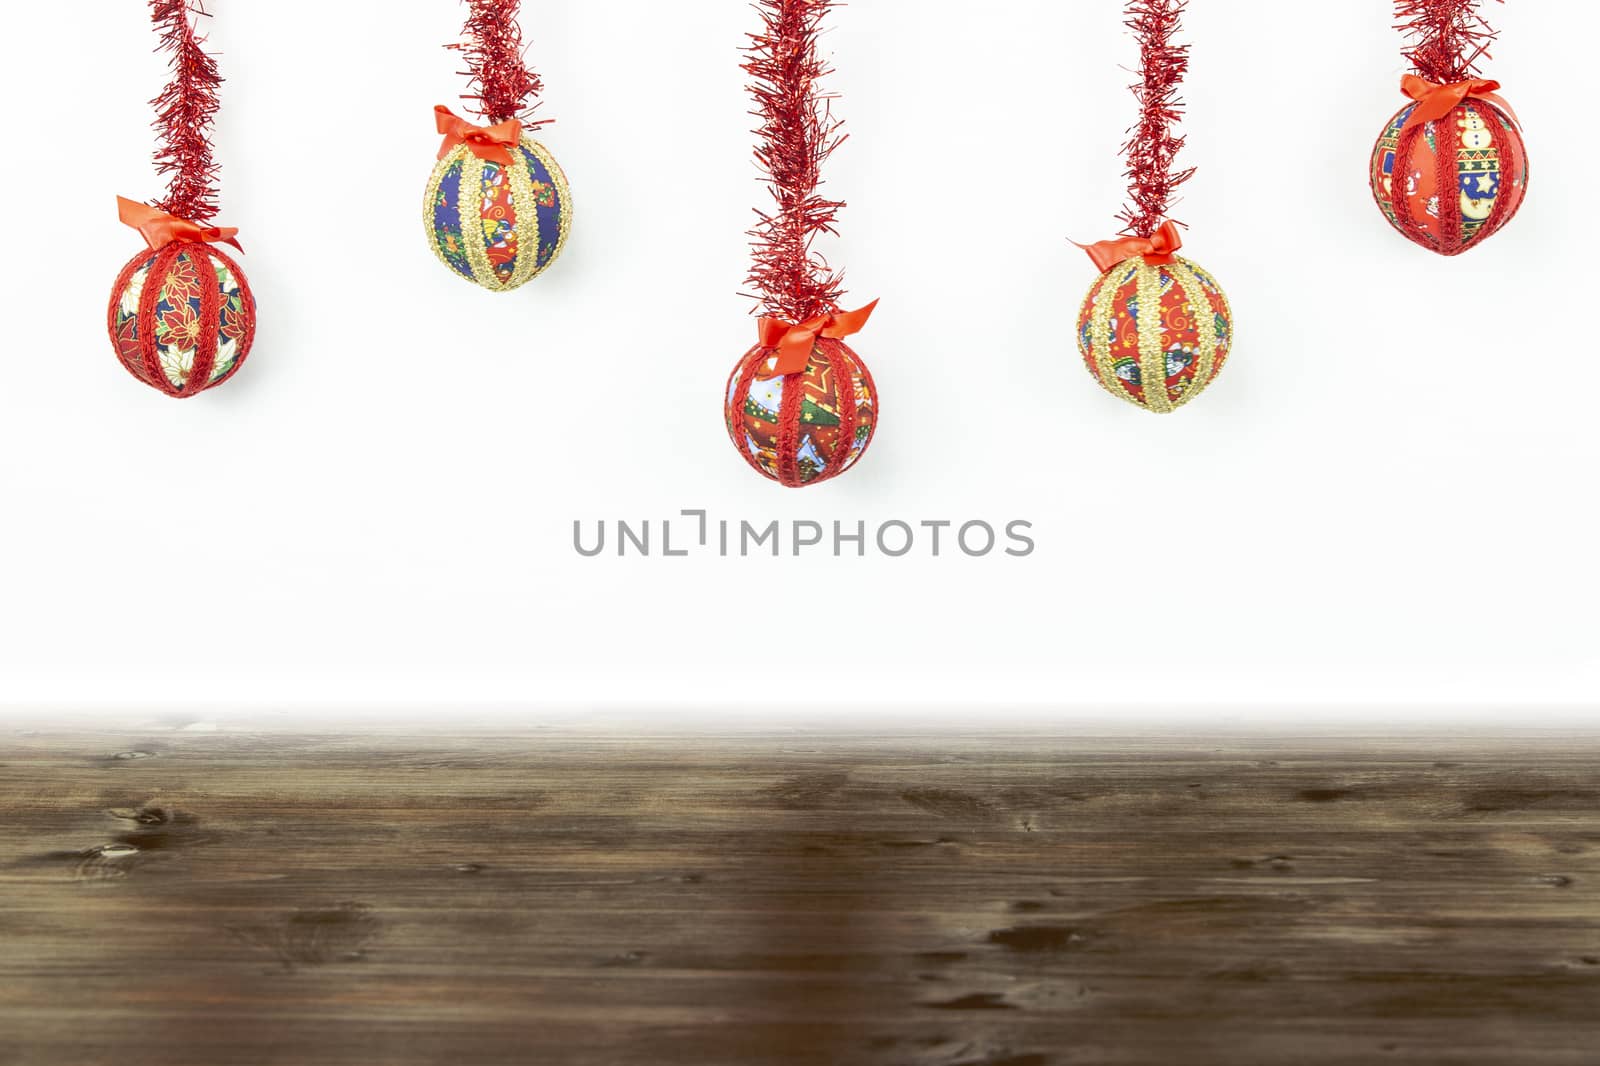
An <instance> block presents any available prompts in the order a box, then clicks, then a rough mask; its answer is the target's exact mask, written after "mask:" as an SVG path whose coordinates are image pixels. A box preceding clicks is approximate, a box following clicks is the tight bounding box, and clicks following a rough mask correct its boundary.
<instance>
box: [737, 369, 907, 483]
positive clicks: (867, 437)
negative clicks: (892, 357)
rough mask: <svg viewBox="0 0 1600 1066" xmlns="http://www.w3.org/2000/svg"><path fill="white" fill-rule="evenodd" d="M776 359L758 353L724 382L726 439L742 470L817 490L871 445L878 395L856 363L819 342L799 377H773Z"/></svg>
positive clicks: (854, 462)
mask: <svg viewBox="0 0 1600 1066" xmlns="http://www.w3.org/2000/svg"><path fill="white" fill-rule="evenodd" d="M775 363H776V354H775V352H774V350H773V349H772V348H771V347H767V346H762V345H758V346H757V347H755V348H752V349H750V351H749V352H747V353H745V356H744V358H743V359H741V360H740V361H739V365H738V366H736V367H735V368H734V371H733V375H732V376H731V377H730V378H729V379H728V391H727V405H726V410H725V413H726V416H727V423H728V434H729V436H730V437H731V438H732V440H733V444H734V447H736V448H738V449H739V454H740V455H742V456H744V459H745V462H747V463H749V464H750V465H751V466H752V467H754V468H755V470H756V471H757V472H758V473H760V474H762V475H763V476H764V477H767V478H769V479H771V480H773V481H776V482H778V483H779V484H781V485H784V486H787V487H789V488H802V487H805V486H808V485H820V484H821V483H822V482H824V481H828V480H831V479H832V478H835V477H838V476H839V475H840V474H842V473H844V472H845V471H846V470H849V469H850V468H851V467H852V466H854V465H855V464H856V463H857V462H859V461H860V459H861V456H862V455H863V454H864V453H865V452H866V450H867V446H868V445H869V444H871V443H872V435H873V432H874V431H875V430H876V429H877V425H878V390H877V387H876V386H875V385H873V383H872V374H871V373H870V372H868V370H867V366H866V364H865V363H863V362H862V361H861V358H860V356H858V355H856V353H855V352H853V351H851V350H850V348H849V347H848V346H847V345H846V344H845V343H844V342H843V341H840V340H834V339H831V338H827V337H819V338H817V340H816V341H815V342H814V343H813V344H812V346H811V357H810V359H809V361H808V362H807V364H806V368H805V370H803V371H801V372H799V373H794V374H774V373H772V368H773V367H774V365H775Z"/></svg>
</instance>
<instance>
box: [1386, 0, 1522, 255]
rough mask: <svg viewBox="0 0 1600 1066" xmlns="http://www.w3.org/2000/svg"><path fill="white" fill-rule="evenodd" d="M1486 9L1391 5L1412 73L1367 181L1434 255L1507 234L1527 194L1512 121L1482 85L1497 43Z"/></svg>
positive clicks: (1422, 2) (1494, 89)
mask: <svg viewBox="0 0 1600 1066" xmlns="http://www.w3.org/2000/svg"><path fill="white" fill-rule="evenodd" d="M1482 3H1483V0H1395V22H1396V26H1397V28H1398V29H1399V30H1400V31H1401V32H1402V33H1403V34H1405V36H1406V40H1407V43H1408V47H1407V48H1406V50H1405V53H1404V55H1405V58H1406V61H1407V62H1408V63H1410V64H1411V67H1412V69H1413V70H1414V71H1415V73H1413V74H1407V75H1406V76H1405V77H1403V78H1401V79H1400V91H1401V92H1402V93H1404V94H1405V95H1406V96H1409V97H1410V98H1411V99H1412V101H1413V102H1412V103H1411V104H1408V105H1407V106H1406V107H1405V108H1403V109H1402V110H1401V111H1400V113H1399V114H1397V115H1395V116H1394V118H1392V119H1390V120H1389V124H1388V125H1387V126H1385V127H1384V128H1383V133H1382V134H1381V135H1380V136H1379V137H1378V144H1377V147H1376V148H1374V149H1373V151H1372V162H1371V165H1370V166H1369V167H1368V171H1367V176H1368V179H1369V181H1370V183H1371V185H1372V195H1373V198H1374V199H1376V200H1377V202H1378V208H1379V209H1380V210H1381V211H1382V212H1383V217H1384V218H1386V219H1388V220H1389V225H1391V226H1393V227H1394V228H1395V229H1396V230H1398V231H1399V232H1400V235H1401V236H1403V237H1405V238H1406V239H1407V240H1409V241H1412V242H1414V243H1416V244H1420V245H1421V246H1422V247H1424V248H1426V249H1428V250H1429V251H1430V252H1438V253H1439V254H1440V255H1460V254H1461V253H1462V252H1465V251H1467V250H1468V249H1470V248H1475V247H1477V246H1478V245H1479V244H1482V243H1483V242H1484V241H1485V240H1487V239H1489V238H1490V237H1492V236H1493V235H1494V234H1496V233H1498V232H1499V231H1500V230H1501V229H1503V228H1504V227H1505V225H1506V223H1508V222H1510V221H1511V219H1512V218H1513V217H1514V216H1515V215H1516V213H1517V211H1518V210H1519V209H1520V208H1521V207H1522V201H1523V199H1524V197H1526V196H1527V193H1528V150H1527V148H1526V147H1525V146H1524V145H1523V143H1522V132H1521V128H1520V124H1519V122H1518V121H1517V116H1516V112H1514V111H1512V110H1511V105H1510V104H1508V103H1506V102H1505V101H1504V100H1502V99H1501V98H1500V97H1499V96H1498V95H1496V94H1497V93H1498V92H1499V90H1500V83H1499V82H1497V81H1490V80H1488V79H1486V78H1483V77H1482V76H1481V75H1480V73H1479V71H1478V66H1477V65H1478V63H1479V62H1480V61H1481V60H1483V59H1486V58H1488V56H1489V52H1490V49H1491V47H1492V46H1493V44H1494V42H1495V40H1496V39H1497V38H1498V37H1499V34H1498V33H1497V32H1496V31H1495V29H1494V27H1493V26H1491V25H1489V22H1488V20H1487V19H1485V18H1484V16H1483V12H1482V10H1481V7H1482Z"/></svg>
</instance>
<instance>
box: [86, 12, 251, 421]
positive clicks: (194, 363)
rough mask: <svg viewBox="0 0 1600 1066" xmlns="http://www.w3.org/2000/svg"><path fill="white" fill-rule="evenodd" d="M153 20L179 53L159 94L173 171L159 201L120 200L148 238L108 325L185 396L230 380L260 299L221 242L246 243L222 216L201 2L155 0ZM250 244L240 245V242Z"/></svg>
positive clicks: (150, 377) (213, 93)
mask: <svg viewBox="0 0 1600 1066" xmlns="http://www.w3.org/2000/svg"><path fill="white" fill-rule="evenodd" d="M150 12H151V19H152V21H153V22H154V23H155V25H156V28H157V29H158V31H159V32H160V34H161V41H162V47H163V48H164V49H165V50H167V51H168V52H170V53H171V69H172V81H171V83H170V84H168V86H167V87H166V89H165V90H164V91H163V92H162V94H161V95H160V96H159V97H157V98H156V100H155V107H156V114H157V118H156V127H157V129H159V130H160V131H161V140H162V144H161V148H160V150H159V151H157V153H156V162H157V164H158V166H159V168H160V170H161V171H162V172H163V173H165V174H170V175H171V182H170V185H169V188H168V190H167V195H166V196H165V197H164V198H163V199H161V200H159V201H157V202H156V203H154V204H142V203H137V202H135V201H133V200H127V199H124V198H122V197H120V196H119V197H118V198H117V215H118V217H119V218H120V219H121V220H122V222H123V224H124V225H127V226H131V227H132V228H134V229H136V230H138V231H139V233H140V235H141V236H143V237H144V241H145V244H146V246H147V250H146V251H142V252H140V253H139V254H138V255H136V256H134V257H133V258H132V259H131V260H129V261H128V264H127V265H126V266H124V267H123V268H122V272H121V273H120V274H118V275H117V281H116V284H115V285H113V286H112V288H111V303H110V306H109V307H108V309H107V311H106V325H107V328H108V329H109V330H110V333H111V343H112V346H113V347H114V348H115V350H116V353H117V359H118V360H120V361H121V363H122V365H123V366H125V367H127V368H128V372H129V373H131V374H132V375H133V376H134V377H136V378H138V379H139V380H140V381H142V382H144V383H145V384H146V385H149V386H150V387H151V388H153V389H159V390H160V391H162V392H164V393H166V394H167V395H168V396H176V397H179V398H187V397H190V396H198V395H199V394H200V393H202V392H204V391H206V390H207V389H210V388H215V387H216V386H218V385H220V384H222V383H223V382H224V381H227V380H228V379H229V378H231V377H233V375H234V374H236V373H237V372H238V371H239V368H240V367H242V366H243V365H244V361H245V358H246V357H247V356H248V355H249V354H250V348H251V345H252V344H253V343H254V341H255V334H256V304H255V298H254V297H253V296H251V294H250V284H249V282H247V281H246V280H245V277H244V271H242V270H240V269H239V264H238V263H236V262H234V261H233V259H232V258H230V257H229V256H228V255H227V254H226V253H224V252H223V251H222V250H221V249H219V248H217V247H216V245H218V244H229V245H232V246H233V247H234V248H236V249H237V248H239V242H238V240H237V239H236V236H237V234H238V230H235V229H231V228H222V227H219V226H213V225H211V224H210V222H211V219H212V218H214V217H215V216H216V214H217V187H216V178H217V171H218V168H217V164H216V163H215V162H214V161H213V159H212V154H211V122H212V119H213V117H214V116H215V114H216V112H217V109H218V104H219V100H218V87H219V86H220V85H221V84H222V77H221V75H220V74H219V73H218V71H217V65H216V62H215V60H213V59H212V57H211V56H210V55H208V54H207V53H206V51H205V50H204V48H203V47H202V44H203V41H202V39H201V38H200V37H199V36H198V35H197V34H196V32H195V19H196V18H197V17H198V16H200V15H203V14H205V12H204V11H203V10H202V9H201V8H200V6H199V0H151V2H150ZM240 250H242V249H240Z"/></svg>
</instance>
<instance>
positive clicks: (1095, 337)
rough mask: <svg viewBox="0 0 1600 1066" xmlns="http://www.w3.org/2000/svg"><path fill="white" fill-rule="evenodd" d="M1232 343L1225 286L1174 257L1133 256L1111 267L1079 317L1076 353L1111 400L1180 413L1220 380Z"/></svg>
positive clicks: (1097, 284) (1096, 285)
mask: <svg viewBox="0 0 1600 1066" xmlns="http://www.w3.org/2000/svg"><path fill="white" fill-rule="evenodd" d="M1162 259H1165V260H1167V261H1165V262H1162V261H1161V260H1162ZM1152 260H1154V261H1152ZM1232 341H1233V313H1232V311H1231V310H1230V309H1229V307H1228V298H1227V297H1226V296H1224V295H1223V294H1222V287H1221V286H1220V285H1218V284H1217V282H1216V279H1215V278H1213V277H1212V276H1211V275H1210V274H1209V273H1207V272H1206V271H1204V270H1202V269H1200V268H1199V267H1197V266H1195V265H1194V264H1193V263H1191V262H1189V261H1188V260H1187V259H1184V258H1182V257H1180V256H1176V255H1172V256H1157V257H1148V258H1147V257H1145V256H1134V257H1133V258H1131V259H1127V260H1124V261H1123V262H1120V263H1118V264H1116V265H1115V266H1113V267H1111V269H1109V270H1107V271H1106V272H1105V273H1104V274H1102V275H1100V278H1099V280H1098V281H1096V282H1095V283H1094V285H1093V287H1092V288H1090V290H1089V295H1088V298H1087V299H1085V300H1084V302H1083V310H1082V311H1081V312H1080V313H1079V315H1078V350H1079V351H1080V352H1081V353H1082V355H1083V360H1084V362H1085V363H1086V364H1087V365H1088V367H1089V373H1091V374H1093V375H1094V376H1095V380H1097V381H1099V382H1100V384H1101V385H1103V386H1105V388H1106V389H1107V390H1108V391H1109V392H1110V393H1111V394H1112V395H1113V396H1117V397H1119V398H1121V399H1124V400H1127V401H1128V402H1129V403H1132V404H1136V405H1137V406H1139V407H1143V408H1144V409H1146V410H1148V411H1154V412H1156V413H1157V414H1167V413H1169V412H1172V411H1175V410H1177V409H1178V408H1179V407H1182V406H1183V405H1184V404H1186V403H1188V402H1189V401H1190V400H1193V399H1194V398H1195V397H1196V396H1199V395H1200V393H1201V392H1203V391H1204V390H1205V389H1206V387H1207V386H1209V385H1210V384H1211V383H1212V382H1213V381H1215V380H1216V379H1217V375H1218V374H1220V373H1221V372H1222V367H1223V364H1224V363H1226V362H1227V360H1228V352H1229V351H1230V349H1231V345H1232Z"/></svg>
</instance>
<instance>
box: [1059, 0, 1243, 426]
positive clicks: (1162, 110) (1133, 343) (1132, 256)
mask: <svg viewBox="0 0 1600 1066" xmlns="http://www.w3.org/2000/svg"><path fill="white" fill-rule="evenodd" d="M1187 2H1188V0H1128V6H1127V16H1128V17H1127V22H1126V24H1127V26H1128V28H1129V29H1131V30H1132V31H1133V34H1134V36H1135V37H1136V38H1137V39H1138V41H1139V58H1140V69H1139V74H1140V81H1139V82H1138V84H1136V85H1134V86H1133V93H1134V96H1135V97H1136V98H1137V99H1138V101H1139V112H1140V114H1139V123H1138V125H1137V126H1135V127H1134V130H1133V133H1132V135H1131V136H1130V137H1129V140H1128V143H1127V144H1126V145H1125V146H1124V147H1123V153H1124V154H1125V155H1126V156H1127V160H1128V170H1127V177H1128V204H1127V206H1126V207H1124V208H1123V210H1122V214H1121V216H1120V217H1121V219H1122V221H1123V222H1124V223H1125V224H1126V228H1125V229H1124V230H1123V233H1124V234H1125V235H1124V236H1122V237H1118V238H1115V239H1113V240H1109V241H1101V242H1099V243H1098V244H1092V245H1079V247H1081V248H1083V250H1084V251H1086V252H1088V253H1089V258H1090V260H1091V261H1093V263H1094V265H1095V267H1096V268H1097V269H1098V270H1099V271H1100V277H1099V278H1098V279H1096V280H1095V283H1094V284H1093V285H1092V286H1090V288H1089V295H1088V296H1087V297H1086V298H1085V299H1084V301H1083V306H1082V309H1081V310H1080V311H1079V312H1078V351H1079V353H1080V354H1081V355H1082V356H1083V361H1084V363H1085V365H1086V366H1088V368H1089V373H1091V374H1093V375H1094V378H1095V380H1096V381H1098V382H1099V383H1100V384H1101V385H1102V386H1104V387H1105V389H1106V391H1108V392H1110V393H1111V394H1112V395H1113V396H1116V397H1119V398H1120V399H1124V400H1127V401H1128V402H1129V403H1131V404H1134V405H1135V406H1137V407H1142V408H1144V409H1145V410H1147V411H1154V412H1155V413H1157V414H1168V413H1170V412H1172V411H1176V410H1177V409H1178V408H1180V407H1182V406H1183V405H1184V404H1186V403H1188V402H1189V401H1191V400H1193V399H1194V398H1195V397H1196V396H1199V395H1200V394H1201V393H1202V392H1204V391H1205V390H1206V389H1207V388H1208V387H1210V385H1211V383H1212V382H1214V381H1216V380H1217V375H1218V374H1220V373H1222V368H1223V366H1224V365H1225V364H1226V363H1227V361H1228V353H1229V352H1230V351H1232V349H1233V311H1232V310H1231V309H1230V308H1229V307H1228V298H1227V297H1226V296H1224V295H1223V293H1222V286H1221V285H1218V284H1217V280H1216V279H1215V278H1214V277H1212V276H1211V274H1210V273H1208V272H1207V271H1205V270H1202V269H1200V268H1199V267H1197V266H1195V265H1194V264H1193V263H1191V262H1190V261H1189V260H1187V259H1184V258H1182V257H1181V256H1179V255H1178V254H1177V253H1178V249H1180V248H1182V247H1183V236H1182V232H1181V231H1180V230H1179V228H1178V225H1177V223H1175V222H1173V221H1172V220H1171V219H1169V218H1167V217H1166V212H1167V209H1168V208H1169V207H1170V206H1171V205H1172V202H1173V199H1174V194H1175V192H1176V190H1177V188H1178V187H1179V186H1180V185H1182V184H1183V183H1184V182H1186V181H1188V180H1189V179H1190V178H1191V177H1193V176H1194V170H1193V168H1190V169H1186V170H1178V169H1176V167H1175V166H1174V161H1175V160H1176V158H1177V155H1178V152H1179V151H1180V150H1181V149H1182V148H1183V145H1184V140H1185V139H1184V138H1183V137H1181V136H1179V135H1178V134H1177V133H1176V131H1175V126H1176V123H1177V121H1178V116H1180V115H1181V114H1182V113H1183V107H1182V104H1181V102H1180V101H1179V99H1178V88H1179V86H1180V85H1182V83H1183V79H1184V75H1185V74H1186V73H1187V72H1188V69H1189V46H1188V45H1186V44H1177V43H1174V40H1173V35H1174V34H1175V33H1176V32H1177V30H1178V27H1179V25H1180V22H1181V19H1182V15H1183V11H1184V6H1185V4H1187Z"/></svg>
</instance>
